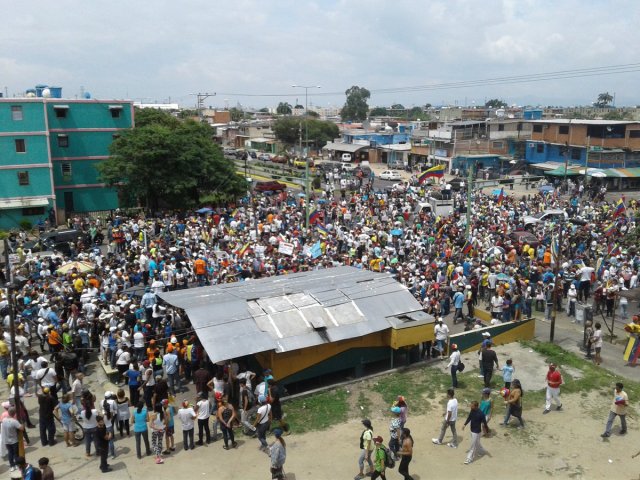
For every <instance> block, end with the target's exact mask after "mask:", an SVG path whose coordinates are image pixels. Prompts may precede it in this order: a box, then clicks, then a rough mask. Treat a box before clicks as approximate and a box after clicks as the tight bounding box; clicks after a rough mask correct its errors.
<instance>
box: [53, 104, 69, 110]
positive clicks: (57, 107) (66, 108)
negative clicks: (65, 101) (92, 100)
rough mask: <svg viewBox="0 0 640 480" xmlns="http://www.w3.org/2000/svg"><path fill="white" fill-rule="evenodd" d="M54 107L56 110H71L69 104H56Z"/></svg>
mask: <svg viewBox="0 0 640 480" xmlns="http://www.w3.org/2000/svg"><path fill="white" fill-rule="evenodd" d="M53 108H54V109H56V110H69V105H54V106H53Z"/></svg>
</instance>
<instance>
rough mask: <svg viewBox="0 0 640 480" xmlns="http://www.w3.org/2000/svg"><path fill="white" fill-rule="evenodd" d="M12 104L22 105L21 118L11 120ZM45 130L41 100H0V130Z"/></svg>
mask: <svg viewBox="0 0 640 480" xmlns="http://www.w3.org/2000/svg"><path fill="white" fill-rule="evenodd" d="M12 106H20V107H22V120H13V117H12V115H11V107H12ZM45 130H46V126H45V120H44V104H43V103H42V101H28V100H25V99H15V100H13V99H11V100H7V101H2V102H0V132H44V131H45Z"/></svg>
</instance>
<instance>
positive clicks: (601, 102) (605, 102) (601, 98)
mask: <svg viewBox="0 0 640 480" xmlns="http://www.w3.org/2000/svg"><path fill="white" fill-rule="evenodd" d="M611 102H613V96H612V95H609V92H604V93H601V94H600V95H598V101H597V102H596V106H598V107H608V106H609V104H610V103H611Z"/></svg>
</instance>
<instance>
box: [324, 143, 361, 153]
mask: <svg viewBox="0 0 640 480" xmlns="http://www.w3.org/2000/svg"><path fill="white" fill-rule="evenodd" d="M363 148H366V145H358V144H356V143H336V142H329V143H327V144H326V145H325V146H324V147H322V149H323V150H337V151H338V152H349V153H355V152H357V151H358V150H362V149H363Z"/></svg>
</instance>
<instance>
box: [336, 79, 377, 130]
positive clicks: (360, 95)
mask: <svg viewBox="0 0 640 480" xmlns="http://www.w3.org/2000/svg"><path fill="white" fill-rule="evenodd" d="M344 93H345V95H346V96H347V100H346V102H345V104H344V106H343V107H342V110H340V116H341V117H342V120H344V121H355V122H361V121H363V120H366V119H367V114H368V112H369V106H368V105H367V100H368V99H369V97H371V92H369V90H367V89H366V88H363V87H358V86H357V85H354V86H352V87H351V88H349V89H347V90H346V91H345V92H344Z"/></svg>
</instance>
